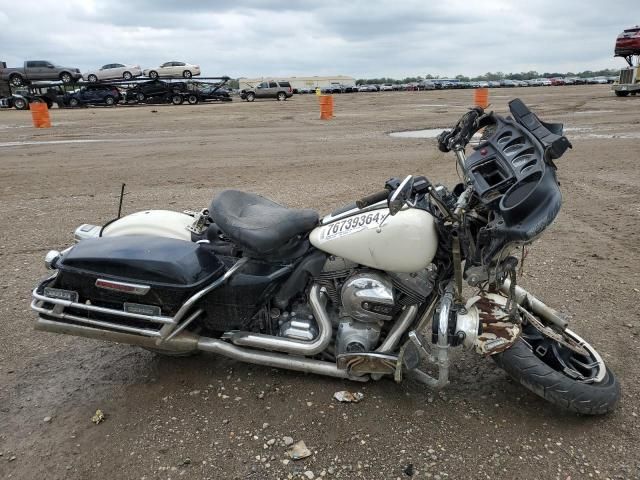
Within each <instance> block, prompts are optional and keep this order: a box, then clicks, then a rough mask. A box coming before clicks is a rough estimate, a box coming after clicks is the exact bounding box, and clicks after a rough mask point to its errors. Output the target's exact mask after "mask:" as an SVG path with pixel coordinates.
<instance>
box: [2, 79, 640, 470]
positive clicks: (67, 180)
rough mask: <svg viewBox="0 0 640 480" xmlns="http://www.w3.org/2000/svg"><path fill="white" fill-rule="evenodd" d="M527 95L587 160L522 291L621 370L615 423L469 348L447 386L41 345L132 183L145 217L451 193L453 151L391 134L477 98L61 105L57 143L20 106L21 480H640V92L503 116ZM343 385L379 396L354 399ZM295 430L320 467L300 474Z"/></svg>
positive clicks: (9, 394) (5, 201) (10, 275)
mask: <svg viewBox="0 0 640 480" xmlns="http://www.w3.org/2000/svg"><path fill="white" fill-rule="evenodd" d="M516 96H519V97H521V98H522V99H523V100H524V101H525V102H526V103H528V104H529V105H530V106H531V107H532V108H533V109H534V110H535V111H536V112H538V113H539V114H540V116H541V117H542V118H543V119H545V120H547V121H562V122H564V123H565V125H566V126H567V135H568V136H569V138H570V139H571V140H572V142H573V145H574V148H573V150H572V151H570V152H569V153H568V154H567V155H565V157H563V158H562V159H561V160H560V161H559V162H558V166H559V178H560V181H561V184H562V189H563V193H564V199H565V203H564V205H563V209H562V211H561V213H560V215H559V217H558V219H557V220H556V222H555V224H554V225H553V226H552V227H551V228H550V229H549V230H547V232H546V233H545V234H544V236H543V237H542V238H541V239H540V240H539V241H538V242H537V243H535V244H534V246H533V248H532V249H531V252H530V255H529V257H528V258H527V261H526V275H525V276H524V277H523V278H522V279H521V281H522V283H523V284H524V285H525V286H526V287H527V288H529V289H530V290H532V291H533V292H535V293H536V294H539V295H540V296H541V297H542V298H544V299H545V300H546V301H547V302H548V303H549V304H551V305H553V306H555V307H556V308H557V309H559V310H561V311H562V312H564V313H566V314H567V315H569V317H570V318H571V321H572V325H573V329H574V330H576V331H577V332H579V333H580V334H581V335H583V336H584V337H585V338H587V339H588V340H589V341H592V343H593V344H594V345H595V346H596V347H597V348H598V350H599V351H600V352H601V354H602V355H603V357H604V359H605V361H606V362H607V364H608V365H609V366H610V367H611V368H612V369H613V370H614V371H615V373H616V374H617V375H618V376H619V378H620V381H621V384H622V387H623V398H622V401H621V405H620V407H619V409H618V410H617V411H616V412H615V413H613V414H611V415H609V416H606V417H600V418H586V417H579V416H575V415H570V414H566V413H564V412H561V411H559V410H557V409H555V408H554V407H552V406H550V405H548V404H546V403H545V402H544V401H543V400H541V399H539V398H538V397H536V396H534V395H533V394H530V393H529V392H527V391H526V390H524V389H523V388H522V387H520V386H519V385H517V384H515V383H513V382H512V381H510V380H509V379H508V378H507V377H506V375H505V374H504V373H503V372H502V371H501V370H499V369H498V368H497V367H496V366H495V365H494V364H493V362H491V361H490V360H483V359H481V358H478V357H476V356H475V355H473V354H471V353H463V352H458V353H456V362H455V363H456V366H455V367H454V368H453V370H452V374H451V384H450V385H449V386H448V387H447V388H446V389H445V390H443V391H441V392H433V391H429V390H428V389H426V388H424V387H423V386H421V385H418V384H415V383H411V382H406V383H403V384H401V385H396V384H394V383H393V382H392V381H390V380H382V381H379V382H370V383H368V384H356V383H351V382H348V381H342V380H336V379H331V378H324V377H320V376H312V375H307V376H305V375H303V374H298V373H291V372H286V371H277V370H274V369H270V368H264V367H260V366H252V365H245V364H240V363H237V362H234V361H231V360H227V359H224V358H219V357H215V356H212V355H201V356H198V357H193V358H186V359H169V358H163V357H160V356H156V355H154V354H151V353H149V352H147V351H145V350H142V349H140V348H137V347H132V346H127V345H116V344H108V343H101V342H98V341H93V340H87V339H80V338H74V337H68V336H60V335H55V334H49V333H40V332H35V331H33V328H32V326H33V322H34V314H33V313H32V312H31V311H30V309H29V302H30V292H31V289H32V288H33V287H34V286H35V284H36V282H37V281H38V279H39V278H41V277H42V276H44V275H45V273H46V272H45V269H44V265H43V261H42V260H43V257H44V254H45V253H46V251H47V250H49V249H51V248H62V247H64V246H66V245H68V244H69V243H70V242H71V240H72V232H73V230H74V228H75V227H76V226H77V225H79V224H80V223H84V222H95V223H101V222H105V221H107V220H109V219H111V218H112V217H114V215H115V214H116V212H117V197H118V193H119V189H120V184H121V183H122V182H126V184H127V190H128V191H129V192H130V193H129V194H128V195H127V196H126V197H125V206H124V210H125V212H128V213H130V212H134V211H137V210H141V209H146V208H167V209H176V210H183V209H199V208H202V207H204V206H206V205H208V203H209V201H210V199H211V198H212V196H213V195H214V194H215V193H216V192H218V191H220V190H221V189H224V188H237V189H245V190H249V191H253V192H257V193H260V194H263V195H266V196H269V197H272V198H274V199H275V200H277V201H280V202H282V203H285V204H287V205H290V206H295V207H311V208H316V209H318V210H319V211H321V212H323V213H326V212H328V211H329V210H330V209H331V208H333V207H338V206H341V205H343V204H345V203H347V202H349V201H352V200H353V199H356V198H358V197H359V196H361V195H363V194H367V193H371V192H373V191H377V190H379V188H380V187H381V186H382V185H383V182H384V181H385V180H386V179H387V178H389V177H390V176H402V175H406V174H409V173H413V174H424V175H427V176H428V177H429V178H430V179H431V180H432V181H439V182H442V183H445V184H447V185H452V184H453V183H454V182H455V180H456V178H457V177H456V173H455V161H454V158H453V156H452V155H450V154H449V155H445V154H441V153H440V152H438V151H437V149H436V145H435V140H433V139H406V138H391V137H390V136H389V135H388V133H389V132H391V131H399V130H410V129H427V128H440V127H447V126H450V125H451V124H453V122H454V121H455V120H456V119H457V118H458V117H459V116H460V115H461V114H462V113H463V112H464V111H465V108H466V106H468V105H470V104H471V101H472V92H471V91H428V92H387V93H379V94H374V93H371V94H365V93H360V94H353V95H347V94H345V95H339V96H336V98H335V104H336V118H335V119H334V120H332V121H328V122H327V121H320V120H319V118H318V117H319V109H318V105H317V100H316V98H315V96H310V95H307V96H296V97H294V98H293V99H291V100H289V101H286V102H283V103H279V102H276V101H257V102H255V103H253V104H249V103H245V102H240V101H234V102H233V103H232V104H209V105H196V106H187V105H183V106H180V107H173V106H143V107H117V108H91V109H80V110H57V109H54V110H52V111H51V115H52V120H53V123H54V127H53V128H52V129H49V130H35V129H33V128H32V127H31V126H30V114H29V112H18V111H14V110H11V111H0V178H1V181H0V222H1V225H2V228H1V229H0V261H1V263H2V275H1V277H0V478H2V479H5V478H11V479H43V478H47V479H96V478H123V479H176V478H192V479H200V478H202V479H204V478H207V479H244V478H249V479H272V478H281V479H284V478H312V477H316V478H317V477H320V476H325V477H327V478H343V479H351V478H366V479H396V478H400V479H404V478H409V477H410V476H412V477H413V478H433V479H440V480H444V479H482V478H496V479H497V478H504V479H513V478H518V479H561V480H567V479H569V478H571V479H574V480H575V479H583V478H595V479H605V478H610V479H613V478H615V479H618V478H620V479H622V478H624V479H626V478H640V446H639V445H640V418H639V417H638V415H640V406H639V405H638V398H640V397H639V395H640V387H639V386H638V380H639V378H640V350H639V348H640V336H639V335H640V319H639V317H638V314H637V303H638V301H639V300H640V291H639V288H640V274H639V268H638V267H639V265H640V193H639V188H640V173H639V171H640V170H639V168H638V162H639V160H640V158H639V152H640V149H639V147H640V114H639V112H640V97H629V98H621V99H620V98H616V97H614V96H613V95H612V93H611V91H610V90H609V88H608V87H607V86H576V87H546V88H523V89H508V90H507V89H503V90H492V91H491V101H492V102H493V105H494V108H495V109H496V110H497V111H503V112H504V111H506V108H507V101H508V100H509V99H510V98H513V97H516ZM13 142H20V143H13ZM21 142H27V143H21ZM29 142H33V143H29ZM344 389H348V390H352V391H360V392H362V393H364V395H365V398H364V400H363V401H362V402H361V403H359V404H338V403H336V402H335V401H333V400H332V395H333V393H334V392H335V391H338V390H344ZM96 409H101V410H102V411H103V412H104V413H105V415H106V420H105V421H104V422H103V423H101V424H100V425H94V424H93V423H92V422H91V416H92V415H93V414H94V413H95V411H96ZM47 417H49V418H47ZM45 418H46V420H45ZM285 436H288V437H292V438H293V439H294V440H295V441H298V440H303V441H304V442H305V443H306V445H307V446H308V447H309V448H310V449H311V450H312V452H313V455H312V456H311V457H309V458H307V459H305V460H300V461H297V462H293V461H291V462H288V463H287V462H286V460H285V458H286V457H285V455H284V452H285V450H286V448H285V447H284V444H283V437H285ZM270 440H274V442H271V441H270Z"/></svg>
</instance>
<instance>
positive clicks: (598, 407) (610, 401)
mask: <svg viewBox="0 0 640 480" xmlns="http://www.w3.org/2000/svg"><path fill="white" fill-rule="evenodd" d="M492 358H493V359H494V360H495V362H496V363H497V364H498V366H499V367H500V368H502V369H503V370H504V371H505V372H506V373H507V374H508V375H509V376H511V377H512V378H513V379H514V380H516V381H518V382H519V383H520V384H521V385H523V386H524V387H525V388H527V389H529V390H530V391H532V392H533V393H535V394H536V395H538V396H540V397H542V398H544V399H545V400H547V401H549V402H551V403H553V404H554V405H558V406H561V407H563V408H565V409H567V410H569V411H572V412H575V413H580V414H583V415H602V414H606V413H609V412H611V411H613V410H614V409H615V407H616V405H617V404H618V402H619V400H620V384H619V383H618V381H617V379H616V378H615V376H614V375H613V373H612V372H611V371H610V370H609V369H608V368H607V374H606V376H605V378H604V380H603V381H602V382H600V383H598V384H587V383H580V382H577V381H575V380H572V379H571V378H569V377H567V376H565V375H563V374H562V373H561V372H558V371H556V370H554V369H552V368H551V367H550V366H548V365H547V364H545V363H544V362H543V361H542V360H541V359H540V358H538V357H536V355H535V354H534V353H533V352H532V351H531V350H530V349H529V348H528V347H527V345H526V344H525V343H524V342H523V341H521V340H519V341H518V342H516V343H515V344H514V345H513V346H512V347H511V348H509V349H508V350H505V351H504V352H501V353H498V354H496V355H493V356H492Z"/></svg>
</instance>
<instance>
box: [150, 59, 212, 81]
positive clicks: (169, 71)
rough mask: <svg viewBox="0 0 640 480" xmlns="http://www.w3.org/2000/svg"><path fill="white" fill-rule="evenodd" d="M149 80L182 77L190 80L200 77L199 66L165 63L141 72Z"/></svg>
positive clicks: (183, 63)
mask: <svg viewBox="0 0 640 480" xmlns="http://www.w3.org/2000/svg"><path fill="white" fill-rule="evenodd" d="M142 73H143V74H144V75H145V76H147V77H149V78H154V79H155V78H158V77H183V78H191V77H195V76H196V75H200V65H192V64H190V63H185V62H166V63H163V64H162V65H160V66H159V67H156V68H147V69H145V70H144V71H143V72H142Z"/></svg>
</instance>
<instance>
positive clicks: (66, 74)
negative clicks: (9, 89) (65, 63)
mask: <svg viewBox="0 0 640 480" xmlns="http://www.w3.org/2000/svg"><path fill="white" fill-rule="evenodd" d="M0 72H1V77H0V80H4V81H9V83H11V85H13V86H14V87H20V86H22V85H25V84H27V83H29V82H32V81H40V80H53V81H56V80H60V81H61V82H62V83H71V82H73V81H74V80H80V79H81V78H82V74H81V73H80V70H79V69H78V68H70V67H61V66H59V65H54V64H53V63H51V62H49V61H46V60H27V61H26V62H24V66H23V67H22V68H5V69H3V70H1V71H0Z"/></svg>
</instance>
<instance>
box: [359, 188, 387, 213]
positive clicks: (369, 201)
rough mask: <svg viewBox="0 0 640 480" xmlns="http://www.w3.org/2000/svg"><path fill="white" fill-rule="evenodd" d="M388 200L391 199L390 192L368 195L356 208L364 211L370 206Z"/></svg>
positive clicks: (383, 191)
mask: <svg viewBox="0 0 640 480" xmlns="http://www.w3.org/2000/svg"><path fill="white" fill-rule="evenodd" d="M387 198H389V190H382V191H380V192H376V193H372V194H371V195H367V196H366V197H362V198H361V199H360V200H358V201H357V202H356V206H357V207H358V208H359V209H363V208H366V207H368V206H369V205H374V204H376V203H378V202H381V201H382V200H386V199H387Z"/></svg>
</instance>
